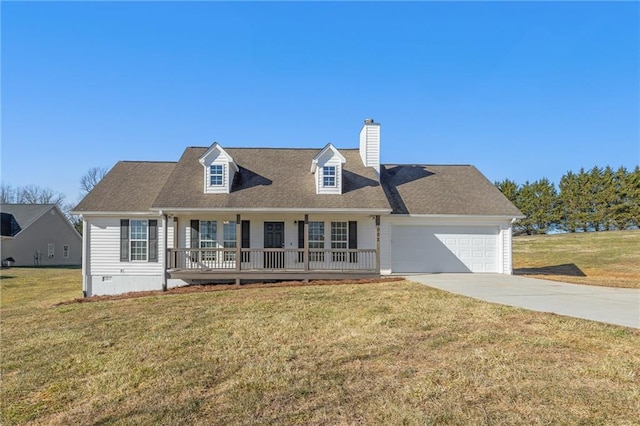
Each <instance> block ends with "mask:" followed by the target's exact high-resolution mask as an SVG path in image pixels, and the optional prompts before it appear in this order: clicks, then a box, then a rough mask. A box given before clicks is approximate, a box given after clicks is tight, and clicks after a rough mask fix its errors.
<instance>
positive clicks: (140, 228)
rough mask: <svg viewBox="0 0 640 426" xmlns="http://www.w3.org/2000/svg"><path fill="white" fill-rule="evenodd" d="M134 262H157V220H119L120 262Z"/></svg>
mask: <svg viewBox="0 0 640 426" xmlns="http://www.w3.org/2000/svg"><path fill="white" fill-rule="evenodd" d="M67 250H68V249H67ZM134 260H141V261H144V260H146V261H149V262H157V261H158V220H157V219H149V220H143V219H135V220H133V219H132V220H129V219H120V262H129V261H134Z"/></svg>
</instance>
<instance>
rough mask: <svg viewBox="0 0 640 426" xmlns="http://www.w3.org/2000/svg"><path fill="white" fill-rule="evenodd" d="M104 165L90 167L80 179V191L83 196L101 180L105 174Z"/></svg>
mask: <svg viewBox="0 0 640 426" xmlns="http://www.w3.org/2000/svg"><path fill="white" fill-rule="evenodd" d="M107 171H108V169H107V168H106V167H92V168H90V169H89V170H88V171H87V173H85V174H84V176H82V178H81V179H80V192H81V194H82V196H83V197H84V196H85V195H87V194H88V193H89V192H90V191H91V190H92V189H93V188H94V187H95V186H96V185H97V184H98V182H100V181H101V180H102V178H103V177H104V175H106V174H107Z"/></svg>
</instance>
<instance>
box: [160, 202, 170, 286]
mask: <svg viewBox="0 0 640 426" xmlns="http://www.w3.org/2000/svg"><path fill="white" fill-rule="evenodd" d="M161 213H162V212H161ZM168 226H169V221H168V220H167V215H166V214H163V215H162V230H163V232H162V234H163V235H162V248H163V249H164V256H160V259H161V262H162V291H167V265H168V264H169V248H168V243H169V233H168V229H167V227H168Z"/></svg>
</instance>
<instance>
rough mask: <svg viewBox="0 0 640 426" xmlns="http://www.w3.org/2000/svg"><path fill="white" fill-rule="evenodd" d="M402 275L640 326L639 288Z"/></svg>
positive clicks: (466, 292) (536, 307) (506, 301)
mask: <svg viewBox="0 0 640 426" xmlns="http://www.w3.org/2000/svg"><path fill="white" fill-rule="evenodd" d="M404 276H405V277H406V278H407V279H408V280H411V281H416V282H419V283H422V284H426V285H428V286H430V287H435V288H439V289H441V290H446V291H449V292H451V293H456V294H461V295H463V296H469V297H473V298H475V299H480V300H485V301H487V302H494V303H501V304H503V305H510V306H517V307H520V308H525V309H531V310H533V311H540V312H553V313H556V314H560V315H567V316H570V317H576V318H584V319H589V320H594V321H600V322H605V323H609V324H616V325H623V326H626V327H634V328H640V289H631V288H612V287H596V286H588V285H579V284H568V283H561V282H556V281H547V280H539V279H534V278H526V277H522V276H514V275H502V274H420V275H404Z"/></svg>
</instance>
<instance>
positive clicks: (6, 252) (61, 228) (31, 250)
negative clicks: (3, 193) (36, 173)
mask: <svg viewBox="0 0 640 426" xmlns="http://www.w3.org/2000/svg"><path fill="white" fill-rule="evenodd" d="M0 216H1V221H2V249H1V251H0V253H1V254H0V257H2V260H3V261H4V260H5V259H7V258H13V259H14V265H15V266H61V265H80V264H81V263H82V237H81V236H80V234H78V232H77V231H76V230H75V229H74V228H73V226H72V225H71V223H69V221H68V220H67V218H66V217H65V216H64V214H62V212H61V211H60V209H58V207H56V205H55V204H2V205H0Z"/></svg>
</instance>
